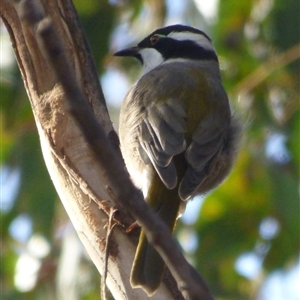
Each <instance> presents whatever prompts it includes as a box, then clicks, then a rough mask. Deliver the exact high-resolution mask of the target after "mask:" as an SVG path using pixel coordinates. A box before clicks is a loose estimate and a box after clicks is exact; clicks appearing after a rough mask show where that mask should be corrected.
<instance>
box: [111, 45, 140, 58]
mask: <svg viewBox="0 0 300 300" xmlns="http://www.w3.org/2000/svg"><path fill="white" fill-rule="evenodd" d="M139 50H140V48H139V47H131V48H127V49H123V50H120V51H118V52H116V53H115V54H114V56H133V57H137V56H139Z"/></svg>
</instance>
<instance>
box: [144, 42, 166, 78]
mask: <svg viewBox="0 0 300 300" xmlns="http://www.w3.org/2000/svg"><path fill="white" fill-rule="evenodd" d="M140 55H141V56H142V59H143V73H144V74H146V73H148V72H149V71H151V70H153V69H154V68H155V67H157V66H158V65H160V64H161V63H162V62H163V61H164V59H163V56H162V55H161V54H160V53H159V52H158V51H157V50H155V49H153V48H144V49H141V50H140Z"/></svg>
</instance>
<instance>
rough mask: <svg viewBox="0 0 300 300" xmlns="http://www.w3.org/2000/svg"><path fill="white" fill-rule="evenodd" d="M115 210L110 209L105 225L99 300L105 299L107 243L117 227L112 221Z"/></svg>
mask: <svg viewBox="0 0 300 300" xmlns="http://www.w3.org/2000/svg"><path fill="white" fill-rule="evenodd" d="M116 211H117V209H114V208H111V209H110V213H109V219H108V224H107V231H106V241H105V250H104V252H105V254H104V265H103V272H102V277H101V299H103V300H106V299H107V294H106V293H107V289H106V278H107V270H108V257H109V241H110V237H111V234H112V232H113V229H114V227H115V226H116V225H117V223H116V222H114V221H113V218H114V214H115V212H116Z"/></svg>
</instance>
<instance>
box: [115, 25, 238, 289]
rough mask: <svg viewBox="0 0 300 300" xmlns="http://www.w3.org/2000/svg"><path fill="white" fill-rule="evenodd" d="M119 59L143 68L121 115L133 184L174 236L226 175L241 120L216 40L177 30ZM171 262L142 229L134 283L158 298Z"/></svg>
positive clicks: (162, 31) (159, 33) (156, 35)
mask: <svg viewBox="0 0 300 300" xmlns="http://www.w3.org/2000/svg"><path fill="white" fill-rule="evenodd" d="M114 55H115V56H124V57H127V56H128V57H134V58H136V59H138V60H139V61H140V62H141V63H142V74H141V77H140V78H139V79H138V80H137V81H136V83H135V84H133V86H132V87H131V88H130V90H129V91H128V93H127V95H126V97H125V99H124V101H123V103H122V105H121V110H120V117H119V137H120V147H121V152H122V155H123V158H124V161H125V164H126V167H127V169H128V172H129V174H130V176H131V179H132V181H133V182H134V184H135V185H136V186H137V187H138V188H139V189H141V190H142V192H143V195H144V197H145V200H146V201H147V203H148V204H149V206H150V207H151V208H152V209H153V210H154V212H155V213H156V214H157V215H158V217H159V218H161V219H162V220H163V222H164V223H165V224H166V225H167V227H168V228H169V230H170V231H171V232H172V231H173V230H174V226H175V223H176V220H177V218H178V216H180V215H181V214H182V212H184V209H185V206H186V203H187V201H188V200H190V199H192V198H194V197H195V196H197V195H205V194H207V193H208V192H209V191H211V190H212V189H214V188H216V187H217V186H218V185H219V184H221V183H222V182H223V180H224V179H225V178H226V177H227V175H228V174H229V172H230V170H231V169H232V166H233V165H234V162H235V160H236V156H237V153H238V149H239V140H240V136H241V127H242V126H241V122H240V120H239V119H238V118H237V117H236V116H235V114H234V113H233V111H232V109H231V108H230V104H229V100H228V96H227V93H226V91H225V89H224V87H223V84H222V80H221V74H220V67H219V60H218V56H217V54H216V51H215V48H214V46H213V44H212V41H211V39H210V37H209V36H208V35H207V34H206V33H205V32H203V31H202V30H200V29H197V28H194V27H191V26H188V25H182V24H175V25H170V26H166V27H163V28H159V29H157V30H155V31H154V32H152V33H151V34H149V35H148V36H147V37H145V38H144V39H143V40H142V41H141V42H139V43H138V44H137V46H134V47H130V48H126V49H123V50H120V51H118V52H116V53H115V54H114ZM164 269H165V264H164V262H163V260H162V258H161V257H160V255H159V254H158V253H157V252H156V250H155V249H154V248H153V247H152V246H151V244H150V243H148V241H147V238H146V236H145V232H144V231H143V229H142V230H141V234H140V237H139V242H138V246H137V250H136V254H135V258H134V261H133V266H132V270H131V275H130V283H131V285H132V287H133V288H137V287H140V288H142V289H143V290H144V291H145V292H146V293H147V294H148V295H153V294H154V293H155V291H156V290H157V289H158V287H159V286H160V283H161V280H162V276H163V273H164Z"/></svg>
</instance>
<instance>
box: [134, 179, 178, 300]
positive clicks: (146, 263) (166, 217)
mask: <svg viewBox="0 0 300 300" xmlns="http://www.w3.org/2000/svg"><path fill="white" fill-rule="evenodd" d="M156 177H157V178H154V179H153V181H152V183H151V186H150V188H149V191H148V195H147V202H148V204H149V205H150V206H151V207H152V209H153V210H154V211H155V212H156V213H157V215H158V216H159V217H160V218H161V219H162V220H163V221H164V223H165V224H166V225H167V226H168V228H169V229H170V231H171V232H172V231H173V229H174V226H175V222H176V218H177V215H178V211H179V206H180V202H181V200H180V198H179V195H178V191H177V188H175V189H173V190H169V189H167V188H166V187H165V185H164V184H163V183H162V182H161V180H160V178H159V177H158V176H156ZM164 268H165V264H164V262H163V260H162V258H161V257H160V255H159V254H158V253H157V252H156V250H155V249H154V248H153V247H152V246H151V245H150V244H149V243H148V241H147V238H146V235H145V232H144V231H143V230H142V231H141V235H140V238H139V243H138V246H137V250H136V253H135V258H134V262H133V267H132V270H131V278H130V281H131V285H132V287H141V288H142V289H143V290H145V292H146V293H147V294H148V295H152V294H153V293H154V292H155V291H156V290H157V288H158V287H159V285H160V282H161V279H162V275H163V272H164Z"/></svg>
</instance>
